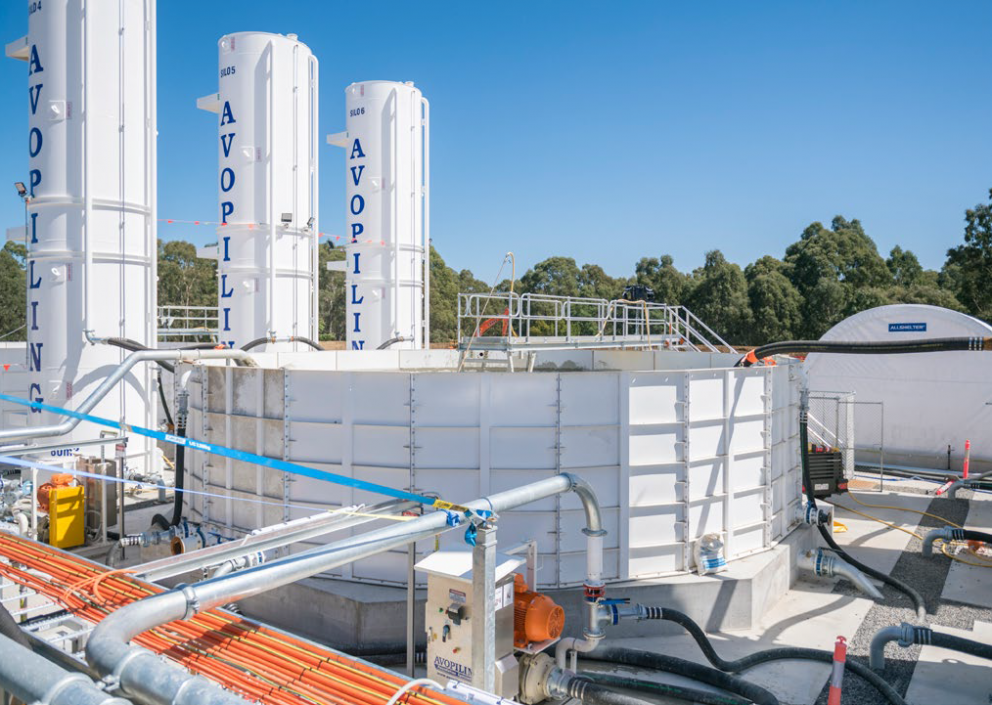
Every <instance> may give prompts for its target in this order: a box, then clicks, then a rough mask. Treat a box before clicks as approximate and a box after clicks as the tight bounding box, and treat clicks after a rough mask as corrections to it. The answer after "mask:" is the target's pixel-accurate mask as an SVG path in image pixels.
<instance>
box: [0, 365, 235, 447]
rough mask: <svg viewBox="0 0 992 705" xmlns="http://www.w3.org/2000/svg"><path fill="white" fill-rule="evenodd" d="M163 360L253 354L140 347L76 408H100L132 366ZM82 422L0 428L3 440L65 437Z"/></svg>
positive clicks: (76, 419)
mask: <svg viewBox="0 0 992 705" xmlns="http://www.w3.org/2000/svg"><path fill="white" fill-rule="evenodd" d="M159 360H243V361H250V360H251V357H250V356H249V355H248V353H246V352H245V351H243V350H139V351H138V352H134V353H131V354H130V355H128V356H127V357H126V358H124V361H123V362H121V364H120V365H119V366H118V367H117V368H115V369H114V371H113V372H112V373H111V374H110V375H109V376H108V377H107V378H106V379H105V380H103V382H102V383H101V384H100V386H99V387H97V388H96V389H95V390H93V393H92V394H90V395H89V396H88V397H86V399H85V400H84V401H83V402H82V403H81V404H80V405H79V406H78V407H76V409H75V411H76V412H77V413H80V414H88V413H89V412H90V411H92V410H93V409H94V407H96V405H97V404H98V403H100V400H101V399H103V398H104V397H105V396H107V394H109V393H110V391H111V390H112V389H113V388H114V387H115V386H117V383H118V382H120V381H121V380H122V379H124V377H125V375H127V373H128V372H130V370H131V368H132V367H134V366H135V365H137V364H138V363H139V362H157V361H159ZM79 423H80V419H79V418H70V419H66V420H65V421H63V422H62V423H58V424H53V425H50V426H39V427H37V428H28V429H22V428H12V429H7V430H5V431H0V443H3V442H4V441H22V440H25V439H29V438H46V437H49V436H61V435H64V434H66V433H69V432H70V431H72V430H73V429H74V428H76V426H78V425H79Z"/></svg>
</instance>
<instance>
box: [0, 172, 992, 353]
mask: <svg viewBox="0 0 992 705" xmlns="http://www.w3.org/2000/svg"><path fill="white" fill-rule="evenodd" d="M26 254H27V253H26V250H25V247H24V245H23V244H19V243H16V242H13V241H8V242H7V243H6V244H5V245H4V247H3V249H2V250H0V336H2V340H7V341H15V340H24V339H25V336H24V333H25V327H24V322H25V316H26V302H25V285H26V280H25V273H24V269H25V259H26ZM342 259H344V250H342V249H341V248H335V247H334V246H333V245H332V244H330V243H325V244H322V245H321V246H320V277H319V280H320V297H319V326H320V336H321V338H322V339H325V340H343V339H344V337H345V289H344V273H343V272H328V271H327V269H326V267H325V265H326V263H327V262H331V261H337V260H342ZM158 277H159V279H158V297H159V304H160V305H173V306H216V304H217V263H216V262H215V261H213V260H205V259H200V258H198V257H197V256H196V248H195V247H194V246H193V245H192V244H191V243H188V242H185V241H182V240H172V241H168V242H164V241H162V240H160V241H159V243H158ZM511 284H512V286H513V291H515V292H517V293H525V292H533V293H541V294H551V295H557V296H583V297H591V298H603V299H615V298H618V297H620V296H621V294H622V293H623V291H624V289H625V288H626V287H627V286H630V285H640V286H646V287H649V288H651V289H652V290H653V291H654V298H655V301H658V302H663V303H667V304H673V305H683V306H686V307H687V308H689V309H690V310H691V311H692V312H693V313H695V314H696V315H697V316H699V317H700V318H701V319H702V320H703V321H705V322H706V324H707V325H709V326H710V327H711V328H712V329H713V330H715V331H716V332H717V333H719V334H720V335H721V336H722V337H723V338H724V339H726V340H728V341H729V342H731V343H733V344H736V345H761V344H764V343H768V342H772V341H775V340H787V339H794V338H804V339H816V338H819V337H820V336H821V335H823V334H824V333H825V332H826V331H827V330H828V329H829V328H831V327H832V326H833V325H834V324H836V323H838V322H839V321H841V320H843V319H844V318H847V317H848V316H851V315H853V314H855V313H858V312H859V311H863V310H865V309H869V308H874V307H876V306H882V305H884V304H892V303H921V304H932V305H934V306H943V307H945V308H950V309H954V310H958V311H964V312H966V313H969V314H971V315H973V316H976V317H977V318H981V319H983V320H986V321H992V190H990V191H989V203H983V204H979V205H976V206H975V207H974V208H971V209H968V210H967V211H966V212H965V227H964V238H963V242H962V244H960V245H958V246H956V247H953V248H951V249H950V250H948V252H947V258H946V261H945V262H944V265H943V266H942V267H941V269H940V270H939V271H936V270H930V269H924V268H923V267H922V266H921V265H920V262H919V260H918V258H917V257H916V255H915V254H913V252H912V251H910V250H904V249H902V248H901V247H899V246H896V247H894V248H892V250H891V251H890V252H889V253H888V256H887V257H883V256H882V254H881V253H879V251H878V248H877V246H876V245H875V242H874V240H872V239H871V237H870V236H869V235H868V234H867V233H866V232H865V230H864V227H863V226H862V225H861V223H860V222H859V221H858V220H857V219H853V220H847V219H846V218H844V217H842V216H837V217H835V218H834V219H833V220H832V221H831V222H830V226H829V227H827V226H825V225H823V224H822V223H819V222H816V223H812V224H810V225H809V226H808V227H807V228H806V229H805V230H803V232H802V234H801V235H800V237H799V239H798V240H797V241H796V242H794V243H792V244H791V245H789V246H788V247H787V248H786V249H785V252H784V253H783V256H782V257H781V258H777V257H774V256H772V255H765V256H764V257H761V258H760V259H758V260H757V261H755V262H752V263H751V264H748V265H747V266H745V267H743V268H741V267H740V266H739V265H737V264H735V263H732V262H729V261H727V259H726V257H724V256H723V254H722V253H721V252H720V251H719V250H713V251H711V252H708V253H707V254H706V260H705V262H704V264H703V266H702V267H699V268H697V269H695V270H693V271H691V272H683V271H680V270H679V269H678V268H676V267H675V263H674V260H673V259H672V257H671V256H669V255H667V254H662V255H660V256H656V257H643V258H641V259H640V260H639V261H638V262H637V263H636V265H635V266H634V271H633V273H632V274H631V275H630V276H627V277H611V276H609V275H608V274H607V273H606V272H605V271H603V269H602V267H600V266H599V265H596V264H584V265H582V266H581V267H580V266H579V265H578V264H576V262H575V260H574V259H572V258H571V257H561V256H556V257H550V258H548V259H546V260H544V261H543V262H538V263H537V264H535V265H534V266H533V267H532V268H531V269H529V270H527V272H525V273H524V274H523V276H521V277H520V278H519V279H518V280H516V281H515V282H512V283H511V282H510V280H508V279H506V280H503V281H501V282H499V283H498V284H497V285H496V290H497V291H500V292H505V291H509V289H510V287H511ZM430 286H431V338H432V340H433V341H434V342H435V343H445V342H454V341H455V339H456V336H457V310H458V309H457V306H458V304H457V295H458V294H459V293H488V292H489V290H490V288H491V283H486V282H484V281H482V280H480V279H478V278H476V277H475V275H474V274H473V273H472V272H471V271H469V270H467V269H463V270H461V271H455V270H454V269H452V268H451V267H449V266H448V265H447V264H446V263H445V261H444V260H443V259H442V257H441V255H440V254H439V253H438V252H437V250H435V249H434V248H433V247H431V253H430ZM492 313H493V315H496V314H498V313H500V311H498V310H496V309H495V307H494V308H493V309H492Z"/></svg>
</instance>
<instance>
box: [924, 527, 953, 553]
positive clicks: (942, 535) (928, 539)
mask: <svg viewBox="0 0 992 705" xmlns="http://www.w3.org/2000/svg"><path fill="white" fill-rule="evenodd" d="M953 538H954V529H952V528H949V527H944V528H943V529H932V530H930V531H928V532H927V535H926V536H924V537H923V549H922V550H923V555H924V556H926V557H927V558H929V557H930V556H932V555H933V544H934V541H936V540H937V539H942V540H944V541H951V540H952V539H953Z"/></svg>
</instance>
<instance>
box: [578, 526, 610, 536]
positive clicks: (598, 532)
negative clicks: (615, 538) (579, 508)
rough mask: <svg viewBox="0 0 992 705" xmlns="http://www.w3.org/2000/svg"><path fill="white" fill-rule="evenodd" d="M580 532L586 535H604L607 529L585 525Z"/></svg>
mask: <svg viewBox="0 0 992 705" xmlns="http://www.w3.org/2000/svg"><path fill="white" fill-rule="evenodd" d="M582 533H583V534H585V535H586V536H606V534H607V531H606V529H590V528H588V527H586V528H585V529H583V530H582Z"/></svg>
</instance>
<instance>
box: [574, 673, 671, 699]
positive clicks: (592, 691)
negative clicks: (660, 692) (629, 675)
mask: <svg viewBox="0 0 992 705" xmlns="http://www.w3.org/2000/svg"><path fill="white" fill-rule="evenodd" d="M565 689H566V692H567V694H568V696H569V697H571V698H576V699H578V700H581V701H582V702H583V703H586V704H587V705H651V703H650V701H648V700H644V699H643V698H635V697H634V696H633V695H627V694H626V693H618V692H617V691H615V690H611V689H610V688H607V687H605V686H602V685H599V684H597V683H593V682H592V681H591V680H589V679H588V678H586V677H585V676H575V677H573V678H571V679H569V681H568V683H567V684H566V685H565Z"/></svg>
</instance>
